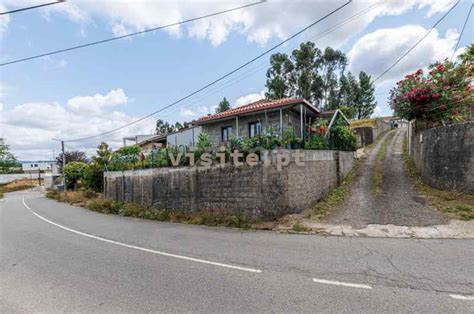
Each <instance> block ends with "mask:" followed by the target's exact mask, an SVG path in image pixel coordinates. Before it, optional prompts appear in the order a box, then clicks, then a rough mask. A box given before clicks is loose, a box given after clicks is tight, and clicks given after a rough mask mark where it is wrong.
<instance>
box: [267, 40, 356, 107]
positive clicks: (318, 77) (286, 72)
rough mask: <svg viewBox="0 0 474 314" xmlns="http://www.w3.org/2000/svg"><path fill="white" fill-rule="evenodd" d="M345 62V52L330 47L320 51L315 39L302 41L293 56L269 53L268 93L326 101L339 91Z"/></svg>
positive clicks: (270, 94) (279, 96)
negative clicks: (313, 40) (339, 80)
mask: <svg viewBox="0 0 474 314" xmlns="http://www.w3.org/2000/svg"><path fill="white" fill-rule="evenodd" d="M346 64H347V58H346V56H345V55H344V53H343V52H341V51H339V50H334V49H332V48H331V47H327V48H326V49H325V50H324V51H321V50H320V49H318V48H316V47H315V44H314V43H313V42H306V43H302V44H301V45H300V47H299V49H295V50H293V52H292V54H291V56H288V55H286V54H282V53H277V54H274V55H272V56H271V57H270V68H269V69H268V71H267V83H266V87H267V92H266V94H265V96H266V97H267V98H270V99H276V98H285V97H303V98H305V99H307V100H308V101H310V102H313V103H316V104H320V105H321V104H324V105H327V103H328V100H329V99H330V98H331V97H334V96H335V95H336V94H337V92H336V91H337V89H338V78H339V77H340V75H342V73H343V72H344V69H345V67H346Z"/></svg>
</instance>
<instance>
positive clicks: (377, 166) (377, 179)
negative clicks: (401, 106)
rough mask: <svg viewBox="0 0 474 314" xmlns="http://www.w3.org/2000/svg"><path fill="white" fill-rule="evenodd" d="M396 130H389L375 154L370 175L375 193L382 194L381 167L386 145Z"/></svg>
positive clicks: (385, 153)
mask: <svg viewBox="0 0 474 314" xmlns="http://www.w3.org/2000/svg"><path fill="white" fill-rule="evenodd" d="M395 133H396V130H392V131H390V133H389V134H388V135H387V136H386V137H385V140H384V141H383V143H382V145H381V146H380V149H379V151H378V152H377V156H376V157H375V163H374V174H373V177H372V180H373V188H374V193H375V194H376V195H380V194H382V183H383V169H384V161H385V157H386V155H387V151H388V147H389V145H390V143H391V142H392V140H393V137H394V136H395Z"/></svg>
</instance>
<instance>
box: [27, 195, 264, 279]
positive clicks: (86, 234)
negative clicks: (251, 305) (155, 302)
mask: <svg viewBox="0 0 474 314" xmlns="http://www.w3.org/2000/svg"><path fill="white" fill-rule="evenodd" d="M22 201H23V205H24V206H25V207H26V208H27V209H28V210H29V211H30V212H31V213H33V215H35V216H36V217H38V218H39V219H41V220H43V221H46V222H47V223H49V224H52V225H53V226H56V227H58V228H61V229H63V230H66V231H69V232H72V233H75V234H78V235H81V236H84V237H88V238H91V239H95V240H99V241H103V242H107V243H111V244H115V245H120V246H123V247H126V248H130V249H135V250H139V251H144V252H148V253H153V254H158V255H163V256H167V257H174V258H178V259H182V260H186V261H191V262H196V263H201V264H208V265H213V266H219V267H225V268H231V269H236V270H242V271H248V272H251V273H261V272H262V271H261V270H260V269H255V268H248V267H241V266H235V265H229V264H223V263H218V262H212V261H207V260H203V259H199V258H194V257H188V256H183V255H177V254H171V253H166V252H161V251H156V250H152V249H147V248H144V247H141V246H136V245H130V244H126V243H122V242H118V241H114V240H109V239H106V238H102V237H99V236H95V235H92V234H89V233H85V232H81V231H77V230H74V229H71V228H68V227H65V226H62V225H60V224H58V223H55V222H53V221H51V220H49V219H47V218H45V217H43V216H41V215H40V214H38V213H36V212H35V211H33V210H32V209H31V208H30V207H29V206H28V205H27V204H26V203H25V198H24V197H22Z"/></svg>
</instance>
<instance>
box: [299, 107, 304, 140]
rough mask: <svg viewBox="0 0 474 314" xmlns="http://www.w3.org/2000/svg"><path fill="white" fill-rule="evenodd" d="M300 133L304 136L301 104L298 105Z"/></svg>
mask: <svg viewBox="0 0 474 314" xmlns="http://www.w3.org/2000/svg"><path fill="white" fill-rule="evenodd" d="M300 135H301V139H303V138H304V122H303V104H301V105H300Z"/></svg>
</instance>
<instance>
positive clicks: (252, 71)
mask: <svg viewBox="0 0 474 314" xmlns="http://www.w3.org/2000/svg"><path fill="white" fill-rule="evenodd" d="M381 4H382V3H381V2H377V3H374V4H372V5H370V6H368V7H367V8H365V9H362V10H360V11H359V12H357V13H356V14H354V15H352V16H350V17H349V18H347V19H346V20H344V21H342V22H340V23H338V24H335V25H333V26H331V27H329V28H327V29H326V30H325V31H323V32H322V33H320V34H318V35H316V36H314V37H311V40H313V41H317V40H319V39H321V38H323V37H325V36H327V35H329V34H330V33H332V32H334V31H336V30H338V29H339V28H341V27H343V26H344V25H346V24H348V23H350V22H352V21H353V20H355V19H356V18H358V17H360V16H362V15H364V14H367V13H369V12H371V11H373V10H374V9H376V8H377V7H378V6H380V5H381ZM291 49H293V48H291V47H289V48H288V49H285V50H284V51H285V52H287V53H288V52H290V51H291ZM265 66H268V61H264V62H261V63H259V64H258V65H257V66H255V67H253V68H251V69H249V70H247V71H245V72H243V73H242V74H240V75H239V76H237V77H235V78H233V79H231V80H228V81H226V82H223V83H222V84H221V85H220V86H217V88H212V89H211V90H210V91H207V92H205V93H204V94H203V95H202V96H200V97H198V98H196V99H193V100H192V101H191V102H190V103H188V104H181V105H178V106H177V107H175V109H178V108H182V107H183V106H185V105H187V106H189V105H193V104H196V103H198V102H199V101H202V100H204V99H206V98H208V97H209V96H212V95H215V94H217V93H219V92H221V91H222V90H224V89H226V88H228V87H230V86H232V85H234V84H236V83H238V82H240V81H242V80H243V79H246V78H247V77H249V76H252V75H254V74H256V73H258V72H259V71H260V70H262V69H264V68H265ZM387 94H388V93H387ZM173 112H174V111H172V112H168V113H166V114H165V115H164V116H168V115H169V114H171V113H173Z"/></svg>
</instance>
